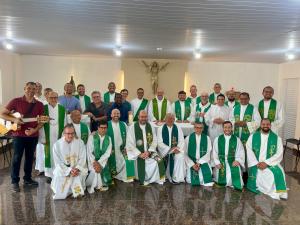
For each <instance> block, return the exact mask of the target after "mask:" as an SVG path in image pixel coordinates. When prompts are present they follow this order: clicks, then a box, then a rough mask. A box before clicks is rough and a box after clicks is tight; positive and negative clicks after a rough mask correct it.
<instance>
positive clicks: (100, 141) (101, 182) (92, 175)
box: [86, 120, 112, 193]
mask: <svg viewBox="0 0 300 225" xmlns="http://www.w3.org/2000/svg"><path fill="white" fill-rule="evenodd" d="M107 126H108V125H107V122H106V121H103V120H102V121H100V122H99V124H98V131H97V132H95V133H94V134H92V135H90V137H89V139H88V143H87V158H88V169H89V176H88V178H87V180H86V186H87V190H88V192H89V193H94V191H95V190H99V191H107V190H108V186H109V185H111V184H112V178H111V174H110V169H109V165H108V158H109V156H110V154H111V151H112V143H111V139H110V137H109V136H108V135H107Z"/></svg>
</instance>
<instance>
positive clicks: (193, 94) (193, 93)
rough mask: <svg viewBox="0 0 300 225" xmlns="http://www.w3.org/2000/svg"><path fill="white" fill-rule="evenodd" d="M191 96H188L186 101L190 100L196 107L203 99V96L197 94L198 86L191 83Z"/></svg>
mask: <svg viewBox="0 0 300 225" xmlns="http://www.w3.org/2000/svg"><path fill="white" fill-rule="evenodd" d="M190 94H191V95H190V96H189V97H187V99H186V101H187V102H189V103H190V104H191V105H192V107H193V108H195V107H196V105H198V104H199V103H200V101H201V97H200V96H198V95H197V87H196V85H194V84H193V85H191V87H190Z"/></svg>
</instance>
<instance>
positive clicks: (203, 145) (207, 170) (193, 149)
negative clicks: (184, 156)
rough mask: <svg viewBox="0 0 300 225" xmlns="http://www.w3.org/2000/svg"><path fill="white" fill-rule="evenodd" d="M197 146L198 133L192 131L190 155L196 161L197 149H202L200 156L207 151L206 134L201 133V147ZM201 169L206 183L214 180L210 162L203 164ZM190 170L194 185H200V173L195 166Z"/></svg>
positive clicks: (189, 147)
mask: <svg viewBox="0 0 300 225" xmlns="http://www.w3.org/2000/svg"><path fill="white" fill-rule="evenodd" d="M196 148H197V143H196V134H195V133H192V134H191V135H190V137H189V144H188V156H189V158H190V159H191V160H193V162H194V163H197V159H196V151H200V158H201V157H203V156H204V155H205V154H206V153H207V136H206V135H205V134H201V139H200V148H199V149H196ZM200 169H201V171H202V176H203V182H204V184H206V183H210V182H212V174H211V170H210V168H209V165H208V163H204V164H201V165H200ZM190 172H191V183H192V185H193V186H195V185H200V178H199V173H198V172H197V171H195V170H194V169H193V167H191V168H190Z"/></svg>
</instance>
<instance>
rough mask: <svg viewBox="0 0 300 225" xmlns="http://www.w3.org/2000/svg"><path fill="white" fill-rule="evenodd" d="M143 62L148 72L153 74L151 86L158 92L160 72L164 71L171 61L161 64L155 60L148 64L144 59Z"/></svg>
mask: <svg viewBox="0 0 300 225" xmlns="http://www.w3.org/2000/svg"><path fill="white" fill-rule="evenodd" d="M142 63H143V64H144V65H145V67H146V68H147V73H150V75H151V88H152V92H153V94H156V91H157V88H158V74H159V72H160V71H163V70H165V69H166V67H167V66H168V65H169V64H170V63H169V62H167V63H165V64H164V65H162V66H160V65H159V64H158V62H156V61H153V62H152V63H150V64H147V63H146V62H145V61H144V60H142Z"/></svg>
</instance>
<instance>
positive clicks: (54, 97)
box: [48, 91, 58, 107]
mask: <svg viewBox="0 0 300 225" xmlns="http://www.w3.org/2000/svg"><path fill="white" fill-rule="evenodd" d="M57 101H58V94H57V93H56V92H55V91H50V92H49V94H48V102H49V104H50V105H51V106H52V107H55V106H56V104H57Z"/></svg>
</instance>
